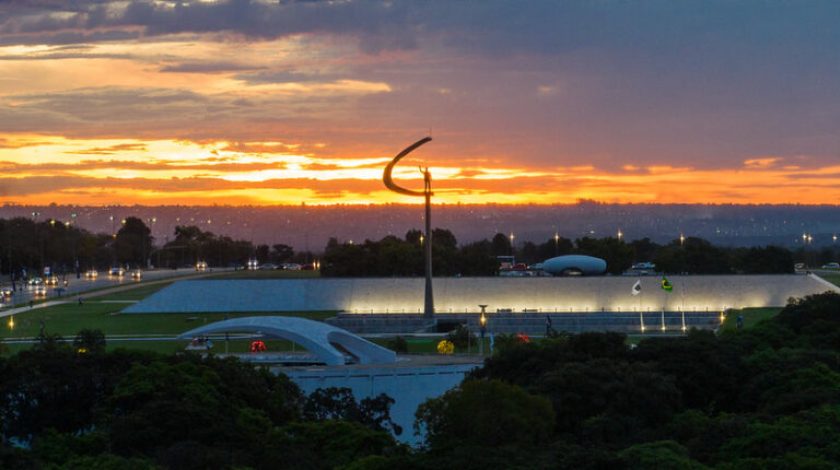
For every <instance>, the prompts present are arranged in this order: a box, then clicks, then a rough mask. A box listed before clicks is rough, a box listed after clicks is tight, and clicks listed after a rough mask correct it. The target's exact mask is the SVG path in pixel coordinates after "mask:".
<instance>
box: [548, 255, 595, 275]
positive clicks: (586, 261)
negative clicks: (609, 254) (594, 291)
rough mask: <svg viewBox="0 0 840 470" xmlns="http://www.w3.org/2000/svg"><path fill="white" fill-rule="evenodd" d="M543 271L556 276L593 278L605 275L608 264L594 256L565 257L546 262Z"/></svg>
mask: <svg viewBox="0 0 840 470" xmlns="http://www.w3.org/2000/svg"><path fill="white" fill-rule="evenodd" d="M542 270H543V271H545V272H547V273H549V274H554V275H555V276H575V275H577V276H591V275H597V274H604V273H605V272H606V271H607V262H606V261H604V260H602V259H601V258H595V257H594V256H586V255H564V256H558V257H556V258H550V259H547V260H545V261H544V262H543V263H542Z"/></svg>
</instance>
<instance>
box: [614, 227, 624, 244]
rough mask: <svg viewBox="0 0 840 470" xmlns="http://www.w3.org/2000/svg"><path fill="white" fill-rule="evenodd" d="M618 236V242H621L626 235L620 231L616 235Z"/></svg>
mask: <svg viewBox="0 0 840 470" xmlns="http://www.w3.org/2000/svg"><path fill="white" fill-rule="evenodd" d="M616 236H617V237H618V241H621V239H622V238H623V237H624V233H622V232H621V229H618V233H617V234H616Z"/></svg>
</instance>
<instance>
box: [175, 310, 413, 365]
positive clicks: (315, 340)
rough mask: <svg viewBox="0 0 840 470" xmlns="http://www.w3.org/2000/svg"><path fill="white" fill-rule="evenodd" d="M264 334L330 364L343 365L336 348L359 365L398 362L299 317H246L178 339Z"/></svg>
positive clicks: (352, 337) (356, 338)
mask: <svg viewBox="0 0 840 470" xmlns="http://www.w3.org/2000/svg"><path fill="white" fill-rule="evenodd" d="M231 332H249V333H261V334H263V335H265V336H268V337H270V338H282V339H286V340H289V341H292V342H294V343H297V344H299V345H301V346H303V347H304V348H306V349H307V350H308V351H309V352H311V353H313V354H315V355H316V356H318V357H319V358H321V359H322V360H323V361H324V363H325V364H327V365H343V364H344V363H345V360H344V353H342V352H341V351H340V350H339V349H338V348H336V346H335V345H338V346H339V347H341V348H342V349H344V350H346V351H347V352H349V353H350V354H352V355H353V356H355V357H356V359H358V361H359V364H389V363H393V362H396V361H397V354H396V353H395V352H394V351H391V350H390V349H387V348H383V347H382V346H379V345H378V344H374V343H371V342H370V341H368V340H366V339H364V338H362V337H360V336H357V335H355V334H353V333H350V332H349V331H347V330H343V329H341V328H336V327H334V326H331V325H328V324H326V323H322V322H319V321H314V320H308V319H306V318H298V317H268V316H263V317H243V318H232V319H230V320H223V321H219V322H215V323H211V324H209V325H205V326H201V327H198V328H196V329H193V330H190V331H187V332H186V333H182V334H180V335H179V336H178V337H179V338H194V337H197V336H203V335H207V334H211V333H231Z"/></svg>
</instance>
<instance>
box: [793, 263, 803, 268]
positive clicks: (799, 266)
mask: <svg viewBox="0 0 840 470" xmlns="http://www.w3.org/2000/svg"><path fill="white" fill-rule="evenodd" d="M793 267H794V269H805V263H796V264H794V265H793Z"/></svg>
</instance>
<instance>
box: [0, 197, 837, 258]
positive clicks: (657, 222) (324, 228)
mask: <svg viewBox="0 0 840 470" xmlns="http://www.w3.org/2000/svg"><path fill="white" fill-rule="evenodd" d="M422 212H423V211H422V208H421V207H419V206H415V205H378V204H376V205H369V206H354V205H344V206H307V205H298V206H277V207H248V206H245V207H236V206H198V207H191V206H109V207H95V206H64V205H52V206H49V205H48V206H18V205H5V206H0V218H10V217H27V218H35V219H37V220H49V219H56V220H57V221H61V222H67V221H70V222H71V223H73V224H75V225H77V226H79V227H82V228H85V229H87V230H89V231H92V232H94V233H113V232H115V231H117V230H119V228H120V222H121V220H122V219H123V218H125V217H138V218H140V219H143V220H144V221H145V222H146V224H147V225H148V226H149V227H150V228H151V230H152V235H153V236H154V237H155V241H156V243H157V244H162V243H165V242H167V241H169V240H172V239H174V230H175V227H176V226H178V225H196V226H198V227H200V228H201V229H202V230H204V231H210V232H213V233H215V234H219V235H226V236H230V237H233V238H236V239H244V240H251V241H254V242H256V243H259V244H276V243H282V244H286V245H290V246H292V247H294V249H295V250H296V251H311V252H315V253H317V252H321V251H322V250H323V249H324V247H325V246H326V243H327V241H328V240H329V238H331V237H335V238H337V239H338V240H339V241H341V242H347V241H350V240H352V241H354V242H356V243H362V242H364V241H365V240H366V239H370V240H380V239H382V238H383V237H385V236H388V235H395V236H397V237H400V238H402V237H404V236H405V234H406V232H407V231H408V230H412V229H422V226H423V219H422V216H423V213H422ZM33 213H34V214H35V215H33ZM73 214H75V216H74V215H73ZM432 225H433V227H436V228H444V229H448V230H451V231H452V232H453V234H454V235H455V236H456V238H457V239H458V242H459V243H461V244H464V243H470V242H473V241H477V240H481V239H491V238H492V237H493V236H494V235H496V234H497V233H501V234H504V235H505V236H506V237H509V236H510V235H511V234H513V235H514V244H515V245H517V246H521V245H522V244H523V243H524V242H528V241H530V242H533V243H537V244H540V243H545V242H546V241H549V240H551V239H553V237H554V235H555V234H557V235H558V236H561V237H565V238H569V239H572V240H574V239H576V238H581V237H585V236H589V237H595V238H602V237H617V236H618V232H619V230H620V231H621V238H622V239H624V240H626V241H631V240H637V239H642V238H646V237H647V238H650V239H651V240H653V241H655V242H657V243H668V242H671V241H674V240H678V239H679V237H680V235H683V236H685V237H699V238H704V239H707V240H709V241H710V242H712V243H714V244H716V245H723V246H764V245H778V246H785V247H789V248H796V247H802V246H807V247H811V248H820V247H824V246H837V244H838V243H840V240H838V236H840V205H821V206H801V205H702V204H679V205H669V204H599V203H595V202H590V201H584V202H581V203H578V204H571V205H558V206H541V205H505V204H497V205H448V204H447V205H440V206H438V207H436V208H435V216H434V223H433V224H432ZM803 235H804V236H805V237H804V238H803Z"/></svg>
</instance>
